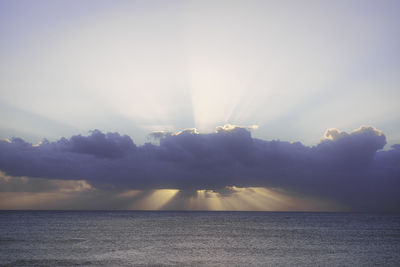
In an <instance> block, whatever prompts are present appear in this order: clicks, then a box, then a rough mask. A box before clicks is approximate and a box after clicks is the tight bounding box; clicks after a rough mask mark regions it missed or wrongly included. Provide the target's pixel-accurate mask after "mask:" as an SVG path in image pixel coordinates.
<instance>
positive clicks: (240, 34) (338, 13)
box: [0, 0, 400, 209]
mask: <svg viewBox="0 0 400 267" xmlns="http://www.w3.org/2000/svg"><path fill="white" fill-rule="evenodd" d="M399 10H400V2H399V1H397V0H396V1H387V0H383V1H366V0H363V1H355V0H346V1H88V0H87V1H85V0H83V1H57V0H51V1H39V0H37V1H30V0H29V1H28V0H26V1H24V0H18V1H7V0H2V1H0V40H1V41H0V139H4V138H8V139H11V138H12V137H20V138H22V139H24V140H25V141H27V142H31V143H33V144H36V143H38V142H39V141H41V140H42V139H43V138H47V139H48V140H50V141H55V142H61V141H60V140H61V138H62V137H66V138H67V139H68V138H70V137H71V136H73V135H75V136H77V135H79V134H82V135H88V134H89V131H90V130H93V129H99V130H100V131H102V132H118V133H119V134H121V135H128V136H130V137H131V138H132V140H133V142H134V143H135V144H136V145H142V144H144V143H145V142H147V141H149V139H148V138H149V137H148V136H149V134H150V133H151V132H152V131H169V132H178V131H181V130H184V129H186V128H196V129H197V130H198V131H199V132H200V133H212V132H214V131H215V129H216V127H217V126H221V125H225V124H232V125H240V126H251V125H257V126H258V129H257V130H254V131H252V132H251V134H252V136H253V137H255V138H258V139H262V140H274V139H275V140H276V139H279V140H283V141H300V142H302V143H303V144H305V145H307V146H308V147H311V146H315V145H317V144H319V143H320V140H321V139H322V138H323V135H324V133H325V131H326V130H327V129H328V128H338V129H340V130H343V131H346V132H348V133H350V132H351V131H352V130H354V129H357V128H359V127H360V126H362V125H367V126H373V127H375V128H376V129H379V130H380V131H382V132H383V134H384V136H385V137H386V142H387V144H388V145H386V146H385V149H390V145H393V144H399V143H400V108H399V107H400V105H399V99H400V87H399V86H400V75H399V74H400V53H399V47H400V16H399ZM371 129H372V128H371ZM371 131H372V130H371ZM374 131H375V130H374ZM204 136H208V135H204ZM110 138H111V137H110ZM113 138H114V137H113ZM204 138H208V137H204ZM106 139H107V138H106ZM57 140H58V141H57ZM71 140H72V139H71ZM107 140H108V139H107ZM107 140H106V141H105V142H108V141H109V140H108V141H107ZM112 140H114V139H112ZM112 140H111V141H112ZM115 140H117V139H115ZM118 140H119V139H118ZM4 142H5V141H4ZM71 142H72V141H71ZM112 142H114V141H112ZM118 142H119V141H118ZM212 142H214V141H212ZM142 148H143V149H144V147H142ZM18 149H19V148H18ZM377 149H381V147H379V146H377ZM96 151H97V150H96ZM290 151H292V150H290ZM4 153H5V152H3V154H4ZM157 153H158V152H157ZM157 153H156V154H157ZM290 153H292V152H290ZM0 154H1V151H0ZM0 156H2V155H0ZM56 157H59V155H58V154H57V156H56ZM60 157H61V158H63V157H64V156H60ZM141 157H142V156H141ZM0 158H1V157H0ZM7 160H9V159H4V161H3V163H2V164H3V165H2V166H1V165H0V171H5V173H2V176H1V177H0V187H1V186H3V188H0V189H4V188H6V186H5V184H4V183H5V182H4V181H6V180H7V179H8V180H7V181H9V180H10V179H11V178H7V179H6V178H5V177H12V175H16V176H15V177H16V178H15V179H22V178H21V177H25V178H24V179H30V178H29V177H31V175H30V174H31V173H33V172H32V170H29V171H27V173H18V174H17V172H16V171H15V173H14V174H12V173H11V174H10V172H14V171H7V170H5V169H4V168H6V167H9V165H7V164H10V162H11V161H13V160H15V158H14V159H10V161H7ZM396 160H397V158H396ZM396 162H397V161H396ZM0 163H1V162H0ZM13 164H14V165H15V164H16V165H15V166H16V168H17V169H18V168H22V167H21V166H19V165H18V164H17V163H14V161H13ZM96 164H97V163H96ZM379 164H380V163H379ZM14 165H13V166H14ZM15 166H14V167H15ZM163 166H164V165H163ZM164 167H165V166H164ZM35 168H36V167H35ZM38 168H41V167H40V166H39V167H38ZM10 170H14V169H13V168H11V167H10ZM35 170H36V169H35ZM39 173H40V172H39ZM35 175H36V176H38V175H37V174H35ZM57 175H58V174H57ZM57 175H56V176H57ZM279 175H280V174H279ZM391 175H394V174H391ZM44 176H46V177H44V178H49V177H50V176H51V175H50V176H49V174H48V173H45V175H44ZM58 176H59V177H54V178H61V179H65V177H63V175H58ZM89 176H90V175H89ZM398 176H400V174H397V176H396V177H397V178H398ZM27 177H28V178H27ZM39 177H40V176H39ZM257 177H258V176H257ZM397 178H396V179H397ZM41 179H43V176H42V178H41ZM74 179H75V180H76V179H78V182H77V183H78V184H77V186H78V189H79V190H81V189H82V190H89V189H88V188H91V187H92V186H94V184H93V181H92V183H89V182H88V183H86V180H85V179H86V178H80V177H74ZM2 181H3V182H4V183H3V184H2ZM18 181H22V180H16V182H15V183H16V184H18ZM37 181H41V180H37ZM57 181H58V180H57ZM70 182H71V183H72V181H70ZM38 183H39V182H38ZM43 183H44V182H43ZM51 183H57V186H58V185H59V184H61V185H62V187H63V188H64V187H65V186H66V187H67V188H69V187H71V186H72V185H71V184H67V185H66V184H63V183H61V182H60V183H59V182H51ZM231 183H232V181H231V182H230V183H227V184H224V185H223V186H238V185H239V184H231ZM39 184H41V183H39ZM82 184H84V186H83V187H82ZM169 185H171V184H169ZM180 185H181V184H178V185H177V187H176V188H179V187H180ZM42 186H44V185H43V184H42ZM46 186H47V187H48V185H46ZM46 186H44V187H46ZM51 186H53V187H51ZM51 186H50V187H51V188H53V189H54V188H58V187H57V186H55V187H54V185H53V184H52V185H51ZM73 186H75V185H73ZM73 186H72V187H73ZM259 186H262V187H263V188H264V189H254V188H253V189H254V190H255V191H257V190H267V189H266V188H265V186H267V187H268V186H271V185H270V184H268V183H267V184H262V183H261V184H260V185H259ZM279 186H283V187H285V186H286V183H283V184H279ZM17 187H18V186H17ZM36 187H37V185H36V184H35V188H36ZM47 187H46V188H47ZM133 187H135V186H134V185H132V186H130V187H129V188H128V189H129V190H133V189H134V188H133ZM154 187H157V188H159V189H160V186H154ZM246 187H248V188H251V187H257V183H254V184H252V183H250V184H246ZM7 188H10V187H9V185H7ZM13 188H14V187H13ZM73 188H75V187H73ZM148 189H149V188H146V190H148ZM197 189H201V188H199V187H196V190H197ZM204 189H210V188H204ZM211 189H212V190H214V189H215V188H214V187H212V188H211ZM296 189H297V188H296ZM4 190H5V189H4ZM4 190H3V191H4ZM7 190H8V189H7ZM13 190H14V189H13ZM21 190H22V189H21ZM57 190H58V189H57ZM63 190H64V189H63ZM68 190H70V189H68ZM71 190H72V189H71ZM79 190H78V191H79ZM240 190H242V189H240ZM240 190H239V189H236V191H235V192H237V191H240ZM243 190H244V189H243ZM247 190H249V189H247ZM11 191H12V190H11ZM14 191H15V190H14ZM294 191H296V190H294ZM300 191H301V190H300ZM7 192H8V191H7ZM46 192H47V191H46ZM63 192H64V191H63ZM68 192H70V191H68ZM79 192H80V191H79ZM210 192H214V191H210ZM210 192H209V194H211V193H210ZM259 192H261V191H259ZM301 192H302V194H303V195H304V194H305V193H304V192H303V191H301ZM242 193H243V194H245V193H244V192H242ZM281 193H282V192H281V191H279V194H281ZM7 194H8V193H7ZM118 194H123V193H121V192H118ZM276 194H278V193H276ZM189 195H190V194H189ZM4 197H5V195H4V193H3V195H1V196H0V198H4ZM113 197H115V194H114V195H113ZM311 197H316V198H319V197H321V196H320V195H318V194H312V196H311ZM324 197H325V196H324ZM36 199H37V198H36ZM41 199H43V198H41ZM303 200H304V199H303ZM232 201H233V200H232ZM291 201H292V202H293V201H294V198H292V199H291ZM28 202H29V201H28ZM292 202H291V203H292ZM312 202H313V201H312V200H310V199H306V200H304V203H305V204H304V205H299V206H298V207H295V208H299V207H300V206H301V207H300V209H304V207H310V205H311V204H309V203H312ZM3 203H4V202H3ZM9 203H11V202H9ZM77 203H78V202H77ZM118 203H119V202H118ZM270 203H271V202H270ZM307 203H308V204H307ZM313 203H315V201H314V202H313ZM326 203H327V206H329V207H332V205H331V202H329V201H327V202H326ZM192 204H193V203H192ZM203 204H204V203H203ZM203 204H201V205H203ZM336 204H337V203H336ZM336 204H335V205H336ZM71 205H72V204H71ZM74 205H75V204H74ZM76 205H78V206H79V204H76ZM115 205H116V207H117V206H118V205H117V204H115ZM199 205H200V204H199ZM201 205H200V206H201ZM307 205H308V206H307ZM9 206H10V205H9ZM11 206H12V205H11ZM17 206H18V205H17ZM17 206H15V207H17ZM72 206H73V205H72ZM72 206H71V207H72ZM144 206H145V207H148V206H146V205H144ZM195 206H196V205H195V204H193V205H192V206H190V207H191V208H193V207H195ZM327 206H325V207H327ZM339 206H340V205H336V207H339ZM2 207H3V208H4V207H5V206H1V205H0V208H2ZM35 207H39V206H35ZM113 207H114V206H113ZM135 207H137V206H135ZM201 207H205V206H201ZM226 207H228V206H227V205H226V206H225V208H226ZM274 207H275V206H274ZM277 207H278V208H277ZM279 207H281V208H282V207H283V206H282V205H281V206H279V205H278V206H276V207H275V208H277V209H279ZM242 208H243V207H242ZM286 208H287V209H295V208H294V206H290V205H289V206H286ZM253 209H257V208H256V207H253ZM322 209H324V208H322Z"/></svg>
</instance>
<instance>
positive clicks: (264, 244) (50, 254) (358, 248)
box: [0, 211, 400, 266]
mask: <svg viewBox="0 0 400 267" xmlns="http://www.w3.org/2000/svg"><path fill="white" fill-rule="evenodd" d="M0 265H1V266H130V265H141V266H142V265H150V266H153V265H184V266H188V265H189V266H199V265H203V266H249V265H254V266H293V265H296V266H374V265H379V266H400V215H399V214H397V215H396V214H364V213H358V214H357V213H273V212H169V211H161V212H140V211H139V212H138V211H0Z"/></svg>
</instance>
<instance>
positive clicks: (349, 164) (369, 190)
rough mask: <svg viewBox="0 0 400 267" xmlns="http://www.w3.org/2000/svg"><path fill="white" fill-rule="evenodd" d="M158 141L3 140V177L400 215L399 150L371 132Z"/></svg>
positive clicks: (95, 135)
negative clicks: (248, 192) (259, 190)
mask: <svg viewBox="0 0 400 267" xmlns="http://www.w3.org/2000/svg"><path fill="white" fill-rule="evenodd" d="M153 137H154V138H157V139H159V141H160V145H153V144H150V143H147V144H145V145H142V146H136V145H135V144H134V142H133V141H132V140H131V138H130V137H129V136H126V135H125V136H121V135H119V134H118V133H107V134H104V133H102V132H100V131H98V130H95V131H92V132H91V134H90V135H89V136H81V135H78V136H73V137H71V138H70V139H65V138H62V139H60V140H59V141H56V142H47V141H44V142H43V143H42V144H40V145H39V146H33V145H32V144H30V143H27V142H25V141H24V140H22V139H20V138H14V139H12V140H11V141H0V170H2V171H5V172H6V173H7V174H8V175H12V176H29V177H41V178H49V179H74V180H75V179H76V180H82V179H84V180H87V181H88V182H89V183H91V184H92V185H94V186H96V187H98V188H103V189H107V188H109V189H143V190H147V189H156V188H175V189H183V190H186V191H191V190H196V189H210V190H216V191H221V190H223V188H225V187H226V186H237V187H250V186H251V187H274V188H282V189H284V190H287V191H288V192H293V193H297V194H304V195H309V196H313V197H317V198H327V199H332V200H335V201H338V202H339V203H342V204H344V205H346V206H348V207H350V208H352V209H354V210H359V211H400V145H394V146H392V148H391V149H390V150H381V149H382V148H383V147H384V145H385V144H386V137H385V135H384V134H383V133H382V132H380V131H378V130H376V129H374V128H372V127H362V128H360V129H358V130H356V131H354V132H352V133H345V132H339V131H337V130H329V131H327V133H326V137H327V139H324V140H322V141H321V142H320V143H319V144H318V145H317V146H313V147H307V146H304V145H302V144H301V143H299V142H296V143H290V142H283V141H264V140H260V139H255V138H252V137H251V134H250V132H249V131H248V130H247V129H246V128H241V127H227V128H224V127H219V128H218V129H217V132H216V133H210V134H198V133H197V132H196V131H195V130H186V131H183V132H180V133H179V134H173V133H161V132H159V133H154V134H153Z"/></svg>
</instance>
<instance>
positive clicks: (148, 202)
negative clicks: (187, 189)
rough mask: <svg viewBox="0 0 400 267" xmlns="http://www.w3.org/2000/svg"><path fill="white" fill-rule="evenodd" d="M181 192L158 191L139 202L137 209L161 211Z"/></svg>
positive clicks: (152, 192)
mask: <svg viewBox="0 0 400 267" xmlns="http://www.w3.org/2000/svg"><path fill="white" fill-rule="evenodd" d="M178 192H179V190H177V189H156V190H153V191H151V192H150V193H149V194H148V195H146V196H144V197H143V198H142V199H139V200H138V203H137V204H135V207H138V208H139V209H144V210H159V209H161V208H162V207H163V206H164V205H165V204H166V203H168V201H170V200H171V199H172V198H173V197H174V196H175V195H176V194H177V193H178Z"/></svg>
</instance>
